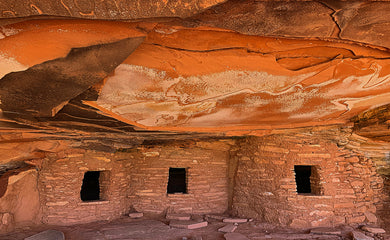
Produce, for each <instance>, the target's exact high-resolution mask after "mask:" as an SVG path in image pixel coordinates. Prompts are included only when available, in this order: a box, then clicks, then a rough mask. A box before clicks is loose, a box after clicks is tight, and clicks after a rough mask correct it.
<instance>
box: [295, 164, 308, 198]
mask: <svg viewBox="0 0 390 240" xmlns="http://www.w3.org/2000/svg"><path fill="white" fill-rule="evenodd" d="M311 168H312V166H294V171H295V181H296V183H297V193H311V183H310V176H311V171H312V169H311Z"/></svg>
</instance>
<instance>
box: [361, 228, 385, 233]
mask: <svg viewBox="0 0 390 240" xmlns="http://www.w3.org/2000/svg"><path fill="white" fill-rule="evenodd" d="M362 229H363V230H364V231H366V232H370V233H374V234H383V233H386V231H385V230H384V229H382V228H374V227H369V226H363V227H362Z"/></svg>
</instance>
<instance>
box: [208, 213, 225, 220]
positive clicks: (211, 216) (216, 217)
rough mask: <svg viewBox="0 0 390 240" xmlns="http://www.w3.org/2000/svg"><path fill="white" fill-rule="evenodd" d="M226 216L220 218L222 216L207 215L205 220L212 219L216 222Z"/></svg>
mask: <svg viewBox="0 0 390 240" xmlns="http://www.w3.org/2000/svg"><path fill="white" fill-rule="evenodd" d="M226 217H227V216H222V215H214V214H207V215H206V218H212V219H216V220H221V221H222V220H223V219H224V218H226Z"/></svg>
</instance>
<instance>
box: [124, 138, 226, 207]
mask: <svg viewBox="0 0 390 240" xmlns="http://www.w3.org/2000/svg"><path fill="white" fill-rule="evenodd" d="M205 144H207V143H205ZM201 145H202V143H197V146H192V147H191V146H188V147H183V148H180V147H175V146H156V147H150V148H143V149H140V151H139V153H138V154H139V155H138V156H137V157H136V158H137V162H136V164H134V165H133V167H132V169H131V171H132V172H133V173H134V174H132V175H131V186H132V187H131V192H130V195H129V198H130V202H131V203H132V204H133V207H134V208H135V209H136V210H137V211H142V212H148V213H157V214H159V213H162V212H163V211H165V210H167V211H168V212H176V213H182V212H185V213H193V214H201V213H223V212H225V211H226V210H227V208H228V178H227V173H228V155H227V151H226V150H227V149H225V147H222V149H218V147H220V146H218V147H217V149H216V148H215V147H216V146H217V145H218V144H215V145H214V146H212V148H211V149H210V148H208V147H210V145H208V146H203V145H202V146H201ZM207 148H208V149H207ZM213 148H214V149H213ZM170 167H172V168H187V174H188V175H187V189H188V194H167V183H168V175H169V168H170Z"/></svg>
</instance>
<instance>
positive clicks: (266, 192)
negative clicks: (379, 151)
mask: <svg viewBox="0 0 390 240" xmlns="http://www.w3.org/2000/svg"><path fill="white" fill-rule="evenodd" d="M235 157H236V158H237V161H238V167H237V174H236V178H235V188H234V195H233V213H235V214H236V215H238V216H245V217H252V218H256V219H260V220H263V221H266V222H271V223H277V224H282V225H289V226H292V227H317V226H335V225H339V224H351V225H354V224H360V223H364V222H370V223H376V222H377V221H378V219H377V217H376V216H375V214H376V204H377V203H379V202H381V200H382V199H381V196H382V195H381V190H382V188H383V178H381V177H380V176H379V174H377V173H376V168H375V167H374V165H373V162H372V161H371V160H370V159H367V158H365V157H364V156H361V155H359V154H356V153H353V152H352V151H350V150H347V149H344V148H342V147H338V146H337V145H336V144H335V143H334V142H332V141H330V140H326V139H324V138H321V137H319V135H317V134H315V133H295V134H286V135H272V136H267V137H250V138H247V139H245V140H241V142H240V143H239V145H238V146H237V151H236V153H235ZM294 165H311V166H314V167H315V169H316V171H317V174H318V175H319V176H318V177H319V181H318V182H317V183H316V184H317V186H318V188H319V189H320V191H319V193H320V194H318V195H315V194H298V193H297V191H296V182H295V172H294ZM317 180H318V179H317Z"/></svg>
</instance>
